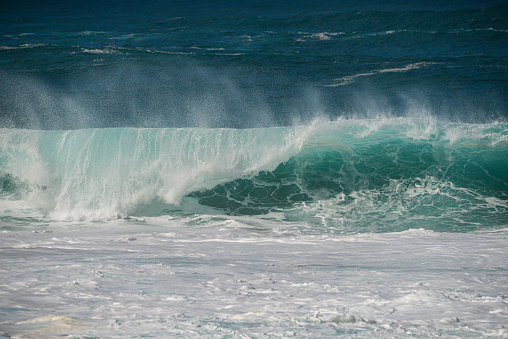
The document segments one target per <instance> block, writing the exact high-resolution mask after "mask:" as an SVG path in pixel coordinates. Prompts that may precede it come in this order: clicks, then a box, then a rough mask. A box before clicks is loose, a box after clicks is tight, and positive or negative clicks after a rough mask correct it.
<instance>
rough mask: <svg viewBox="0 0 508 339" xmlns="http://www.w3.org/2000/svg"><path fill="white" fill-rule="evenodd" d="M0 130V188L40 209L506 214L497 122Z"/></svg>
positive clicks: (64, 214)
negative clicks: (189, 202) (190, 204)
mask: <svg viewBox="0 0 508 339" xmlns="http://www.w3.org/2000/svg"><path fill="white" fill-rule="evenodd" d="M1 140H2V142H1V153H0V169H1V172H0V174H1V177H2V180H1V182H2V183H3V184H2V187H3V189H2V192H3V194H2V195H3V198H7V197H8V198H9V199H23V200H26V201H27V202H28V203H30V204H32V205H33V206H35V207H36V208H38V209H40V210H41V211H43V213H45V214H47V215H48V216H49V217H50V218H52V219H60V220H62V219H63V220H75V219H91V220H101V219H108V218H116V217H119V216H127V215H138V216H147V215H148V214H147V213H148V212H146V211H147V210H149V209H146V208H145V209H143V208H141V207H142V206H152V207H153V208H152V209H151V210H150V211H151V212H149V215H164V214H170V213H171V208H170V207H171V206H173V205H178V204H180V202H181V201H182V200H183V199H194V200H197V201H198V202H199V204H201V205H203V206H207V207H211V208H213V209H215V210H216V211H217V212H216V213H226V214H230V215H273V214H274V213H275V214H277V213H279V214H281V213H282V215H283V217H282V218H283V220H286V221H298V222H304V223H306V224H308V225H313V226H312V227H322V226H325V227H328V228H340V229H344V228H356V229H360V228H367V229H370V230H373V228H374V229H375V230H379V229H382V230H396V229H407V228H411V227H422V225H424V226H425V225H426V224H428V225H427V226H425V227H426V228H430V229H436V228H437V229H440V230H441V229H443V228H444V229H448V230H450V229H452V230H457V228H459V229H462V230H464V229H469V228H478V227H480V228H481V227H500V226H503V225H505V226H506V220H507V216H508V214H507V209H508V203H507V201H508V161H507V159H508V128H507V126H506V124H501V123H499V124H484V125H472V124H459V123H457V124H452V123H442V122H439V121H436V120H434V119H410V118H400V119H375V120H342V121H336V122H327V123H316V124H313V125H309V126H298V127H291V128H263V129H243V130H237V129H192V128H184V129H131V128H127V129H92V130H75V131H28V130H3V132H2V139H1ZM2 187H0V188H2ZM188 212H189V213H192V211H188ZM376 225H377V226H376Z"/></svg>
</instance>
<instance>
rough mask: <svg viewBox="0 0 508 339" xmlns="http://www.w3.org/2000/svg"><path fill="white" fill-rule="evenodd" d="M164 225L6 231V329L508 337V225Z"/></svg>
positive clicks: (28, 332)
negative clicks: (387, 229) (349, 231)
mask: <svg viewBox="0 0 508 339" xmlns="http://www.w3.org/2000/svg"><path fill="white" fill-rule="evenodd" d="M156 220H158V221H157V222H161V223H160V224H154V223H152V222H153V221H156ZM162 221H163V219H157V218H148V219H147V223H146V225H145V226H143V227H145V229H143V227H140V226H138V225H135V224H132V223H129V222H128V221H127V220H116V221H113V222H112V223H115V224H116V225H115V227H105V226H106V225H107V223H106V224H104V223H103V224H95V225H94V224H93V223H91V224H90V225H89V228H88V229H87V230H83V231H69V230H65V231H62V230H59V228H58V227H57V228H53V229H52V232H53V233H31V232H4V233H0V242H1V243H2V248H1V249H0V252H1V253H0V254H1V258H2V259H1V261H0V263H1V265H0V270H1V274H0V289H1V290H2V291H3V292H2V299H1V301H0V311H1V312H2V314H3V319H2V330H3V331H4V333H5V335H6V336H7V335H9V336H14V337H15V336H18V337H30V336H32V337H43V336H48V337H52V336H59V335H63V334H65V335H67V336H95V337H112V336H127V335H128V336H148V335H150V336H158V337H163V336H173V335H180V336H183V337H189V336H201V337H202V336H205V337H207V336H215V335H218V334H220V335H224V334H229V335H233V336H236V337H253V336H267V335H268V333H270V335H272V336H286V335H293V336H297V337H299V336H307V335H312V336H315V337H329V336H335V335H337V331H339V332H341V333H343V334H344V336H357V335H358V334H359V333H360V334H362V335H363V336H365V337H371V336H373V337H394V336H395V337H401V336H402V337H404V336H408V335H410V333H411V335H415V336H422V337H434V336H439V335H441V336H442V335H446V336H448V337H463V336H489V335H505V334H506V331H505V330H506V328H505V327H504V326H505V323H506V316H507V310H508V303H507V296H506V284H507V283H508V281H507V278H506V275H505V274H504V272H506V270H507V269H508V266H507V265H506V260H504V259H505V258H506V256H507V255H508V250H507V247H506V240H507V239H508V234H507V233H506V231H498V232H495V233H489V232H482V233H466V234H459V233H437V232H430V231H425V230H422V229H415V230H409V231H405V232H400V233H397V232H395V233H389V234H364V235H352V236H334V235H320V236H312V235H310V236H303V235H297V234H293V235H292V236H289V237H283V238H281V237H280V235H279V233H277V232H271V231H269V232H267V231H266V230H265V231H264V232H258V231H253V230H249V229H246V228H238V227H237V226H235V225H232V224H231V223H228V222H226V221H227V219H225V223H224V225H223V227H222V228H219V227H214V228H210V227H197V228H196V227H194V228H188V227H185V226H183V225H181V224H179V223H178V222H176V223H175V222H168V221H166V223H165V224H164V223H162ZM230 225H231V226H230ZM97 228H101V230H102V231H101V232H98V230H97ZM148 229H150V230H149V231H148ZM157 229H158V231H153V230H157ZM168 231H170V232H168ZM119 239H124V240H125V241H118V240H119ZM128 239H131V240H128ZM20 244H23V246H20ZM76 245H79V246H76ZM71 248H72V249H71ZM6 272H8V274H5V273H6Z"/></svg>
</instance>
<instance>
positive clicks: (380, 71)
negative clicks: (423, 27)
mask: <svg viewBox="0 0 508 339" xmlns="http://www.w3.org/2000/svg"><path fill="white" fill-rule="evenodd" d="M433 64H435V63H434V62H416V63H412V64H407V65H406V66H404V67H394V68H382V69H378V70H373V71H371V72H366V73H358V74H354V75H349V76H345V77H342V78H337V79H334V83H333V84H329V85H324V86H325V87H337V86H344V85H348V84H350V83H352V82H354V81H356V80H357V79H358V78H361V77H367V76H373V75H376V74H383V73H400V72H408V71H411V70H415V69H420V68H423V67H427V66H430V65H433Z"/></svg>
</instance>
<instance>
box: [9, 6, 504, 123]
mask: <svg viewBox="0 0 508 339" xmlns="http://www.w3.org/2000/svg"><path fill="white" fill-rule="evenodd" d="M0 32H1V34H0V78H1V81H0V84H1V85H0V105H1V110H0V114H1V120H0V126H1V127H15V128H35V129H70V128H86V127H123V126H133V127H141V126H144V127H182V126H207V127H208V126H209V127H241V128H243V127H253V126H264V127H266V126H273V125H292V124H294V123H295V121H296V122H304V123H305V122H307V121H309V120H312V119H313V118H314V117H316V116H320V117H323V116H324V117H329V118H332V119H334V118H336V117H339V116H345V117H373V116H374V117H375V116H379V115H388V116H407V115H420V114H422V113H425V114H430V115H433V116H438V117H443V118H446V119H449V118H450V119H453V120H456V121H457V120H458V121H467V122H490V121H492V120H499V119H506V117H507V115H508V113H507V112H508V109H507V107H508V104H507V97H508V96H507V94H508V87H507V81H506V80H507V76H508V70H507V60H508V59H507V58H508V4H507V3H506V2H496V1H451V2H445V3H442V2H439V1H409V2H408V1H384V2H379V1H362V2H360V3H358V2H356V1H321V2H319V3H316V2H306V1H296V2H295V1H256V2H249V1H235V2H230V1H214V2H207V1H191V2H189V1H150V2H148V3H145V2H137V1H87V2H84V1H79V2H78V1H66V2H61V1H44V2H39V1H21V2H10V3H9V4H7V5H6V6H4V7H3V8H2V11H0Z"/></svg>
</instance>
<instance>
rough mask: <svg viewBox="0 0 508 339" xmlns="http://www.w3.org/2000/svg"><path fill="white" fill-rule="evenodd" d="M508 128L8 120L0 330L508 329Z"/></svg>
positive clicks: (415, 122)
mask: <svg viewBox="0 0 508 339" xmlns="http://www.w3.org/2000/svg"><path fill="white" fill-rule="evenodd" d="M507 136H508V128H507V126H506V125H505V124H503V123H492V124H463V123H442V122H439V121H437V120H435V119H433V118H429V117H428V118H425V119H415V118H380V119H359V120H339V121H334V122H326V123H324V122H316V123H314V124H311V125H306V126H294V127H280V128H254V129H206V128H178V129H172V128H170V129H136V128H124V129H86V130H68V131H37V130H19V129H9V130H3V131H2V143H1V147H0V149H1V157H0V159H1V162H0V164H1V166H2V168H1V169H2V181H3V190H2V196H1V198H2V210H1V213H2V219H1V220H2V226H1V232H2V233H1V234H0V237H1V242H2V248H1V249H0V250H1V252H2V262H3V264H2V272H3V273H2V276H3V278H2V285H1V286H2V295H3V298H2V304H1V312H2V318H3V321H2V322H1V326H2V329H3V331H4V332H3V335H4V336H6V337H9V336H12V335H14V336H15V337H23V338H25V337H44V336H56V335H59V336H60V335H66V336H74V337H124V336H133V337H137V336H147V335H148V336H156V337H166V336H171V337H172V336H186V337H203V336H205V337H216V336H217V337H229V336H232V337H270V336H273V337H280V336H282V337H286V336H296V337H316V336H317V337H329V336H337V335H338V336H345V337H371V336H377V337H407V336H417V337H420V336H425V337H427V336H431V337H432V336H446V337H457V338H463V337H477V336H506V335H508V329H506V327H505V325H504V324H505V320H506V318H507V317H508V311H507V302H506V295H505V286H506V284H507V283H508V281H507V280H508V277H507V276H506V270H507V269H508V267H507V265H506V260H505V258H506V255H507V254H508V250H507V248H506V240H507V236H508V232H507V231H506V230H507V228H508V218H507V215H508V214H507V212H508V203H507V200H508V199H507V192H508V190H507V182H508V178H507V173H508V169H507V166H508V162H507V161H505V160H506V159H507V158H508V143H507Z"/></svg>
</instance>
